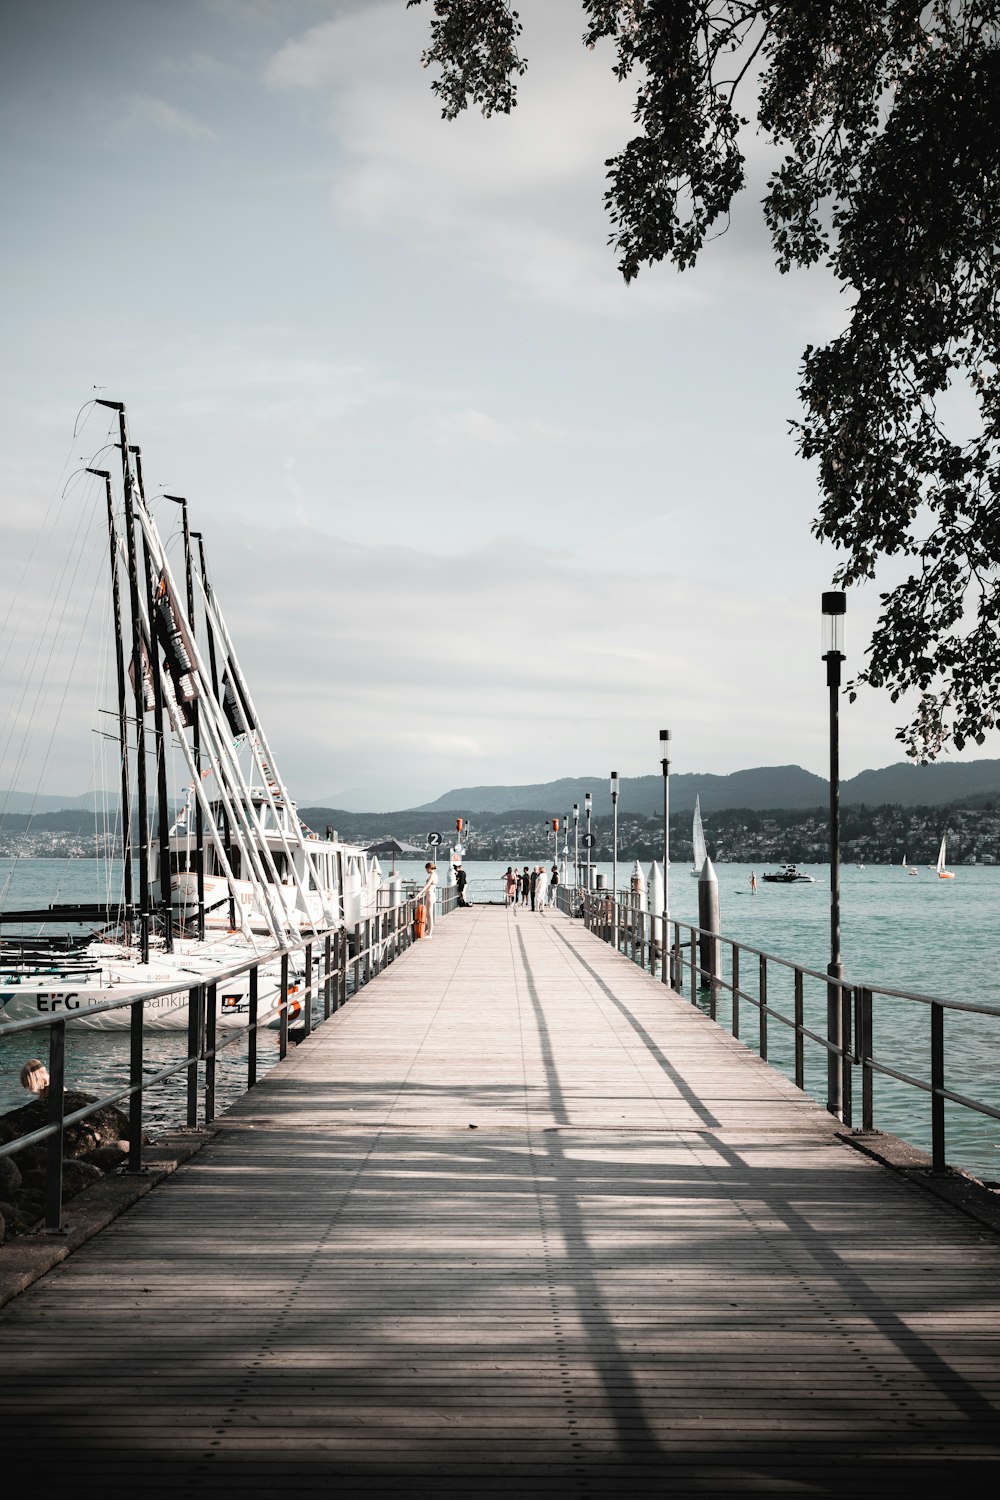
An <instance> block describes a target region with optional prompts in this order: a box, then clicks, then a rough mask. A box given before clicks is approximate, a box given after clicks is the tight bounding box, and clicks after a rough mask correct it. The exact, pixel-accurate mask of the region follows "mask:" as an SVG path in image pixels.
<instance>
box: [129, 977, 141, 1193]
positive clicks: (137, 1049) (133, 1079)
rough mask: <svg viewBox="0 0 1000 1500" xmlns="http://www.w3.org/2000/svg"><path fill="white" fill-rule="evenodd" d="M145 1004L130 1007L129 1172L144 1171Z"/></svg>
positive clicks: (134, 1004)
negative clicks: (143, 1030)
mask: <svg viewBox="0 0 1000 1500" xmlns="http://www.w3.org/2000/svg"><path fill="white" fill-rule="evenodd" d="M142 1013H143V1004H142V1001H141V1000H133V1002H132V1004H131V1005H130V1006H129V1026H128V1085H129V1088H130V1089H131V1090H132V1092H131V1093H130V1094H129V1100H128V1170H129V1172H130V1173H132V1172H141V1171H142V1020H143V1014H142Z"/></svg>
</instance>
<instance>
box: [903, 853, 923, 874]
mask: <svg viewBox="0 0 1000 1500" xmlns="http://www.w3.org/2000/svg"><path fill="white" fill-rule="evenodd" d="M903 869H904V870H905V871H906V873H907V875H917V874H919V871H918V870H917V867H916V865H911V864H910V861H909V860H908V859H907V857H906V855H905V854H904V855H903Z"/></svg>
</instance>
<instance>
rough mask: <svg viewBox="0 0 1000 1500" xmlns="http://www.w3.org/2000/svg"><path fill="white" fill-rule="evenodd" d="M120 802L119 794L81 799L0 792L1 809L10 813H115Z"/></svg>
mask: <svg viewBox="0 0 1000 1500" xmlns="http://www.w3.org/2000/svg"><path fill="white" fill-rule="evenodd" d="M120 800H121V799H120V797H119V795H118V793H117V792H84V793H83V795H82V796H79V797H65V796H62V795H60V794H58V793H54V794H53V793H49V794H48V795H46V796H42V795H41V794H40V793H35V792H11V791H7V792H0V808H3V809H4V810H5V811H6V812H9V813H30V812H35V813H49V812H64V811H69V810H70V809H74V810H77V811H80V812H99V811H103V809H104V808H108V809H109V810H110V811H112V812H113V811H114V810H115V808H116V807H117V806H118V803H119V801H120Z"/></svg>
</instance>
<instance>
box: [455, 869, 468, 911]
mask: <svg viewBox="0 0 1000 1500" xmlns="http://www.w3.org/2000/svg"><path fill="white" fill-rule="evenodd" d="M468 878H469V877H468V875H466V873H465V871H464V870H463V869H462V866H461V865H456V866H455V884H456V885H457V887H458V904H459V906H468V904H469V903H468V901H466V899H465V883H466V881H467V880H468Z"/></svg>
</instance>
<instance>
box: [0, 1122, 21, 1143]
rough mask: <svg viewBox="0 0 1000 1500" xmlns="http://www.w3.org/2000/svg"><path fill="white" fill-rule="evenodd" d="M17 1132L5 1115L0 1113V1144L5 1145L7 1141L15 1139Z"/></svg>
mask: <svg viewBox="0 0 1000 1500" xmlns="http://www.w3.org/2000/svg"><path fill="white" fill-rule="evenodd" d="M17 1135H18V1132H17V1131H16V1130H15V1129H14V1127H13V1125H11V1124H10V1123H9V1121H8V1119H7V1116H6V1115H0V1146H6V1144H7V1142H8V1141H13V1140H16V1139H17Z"/></svg>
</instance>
